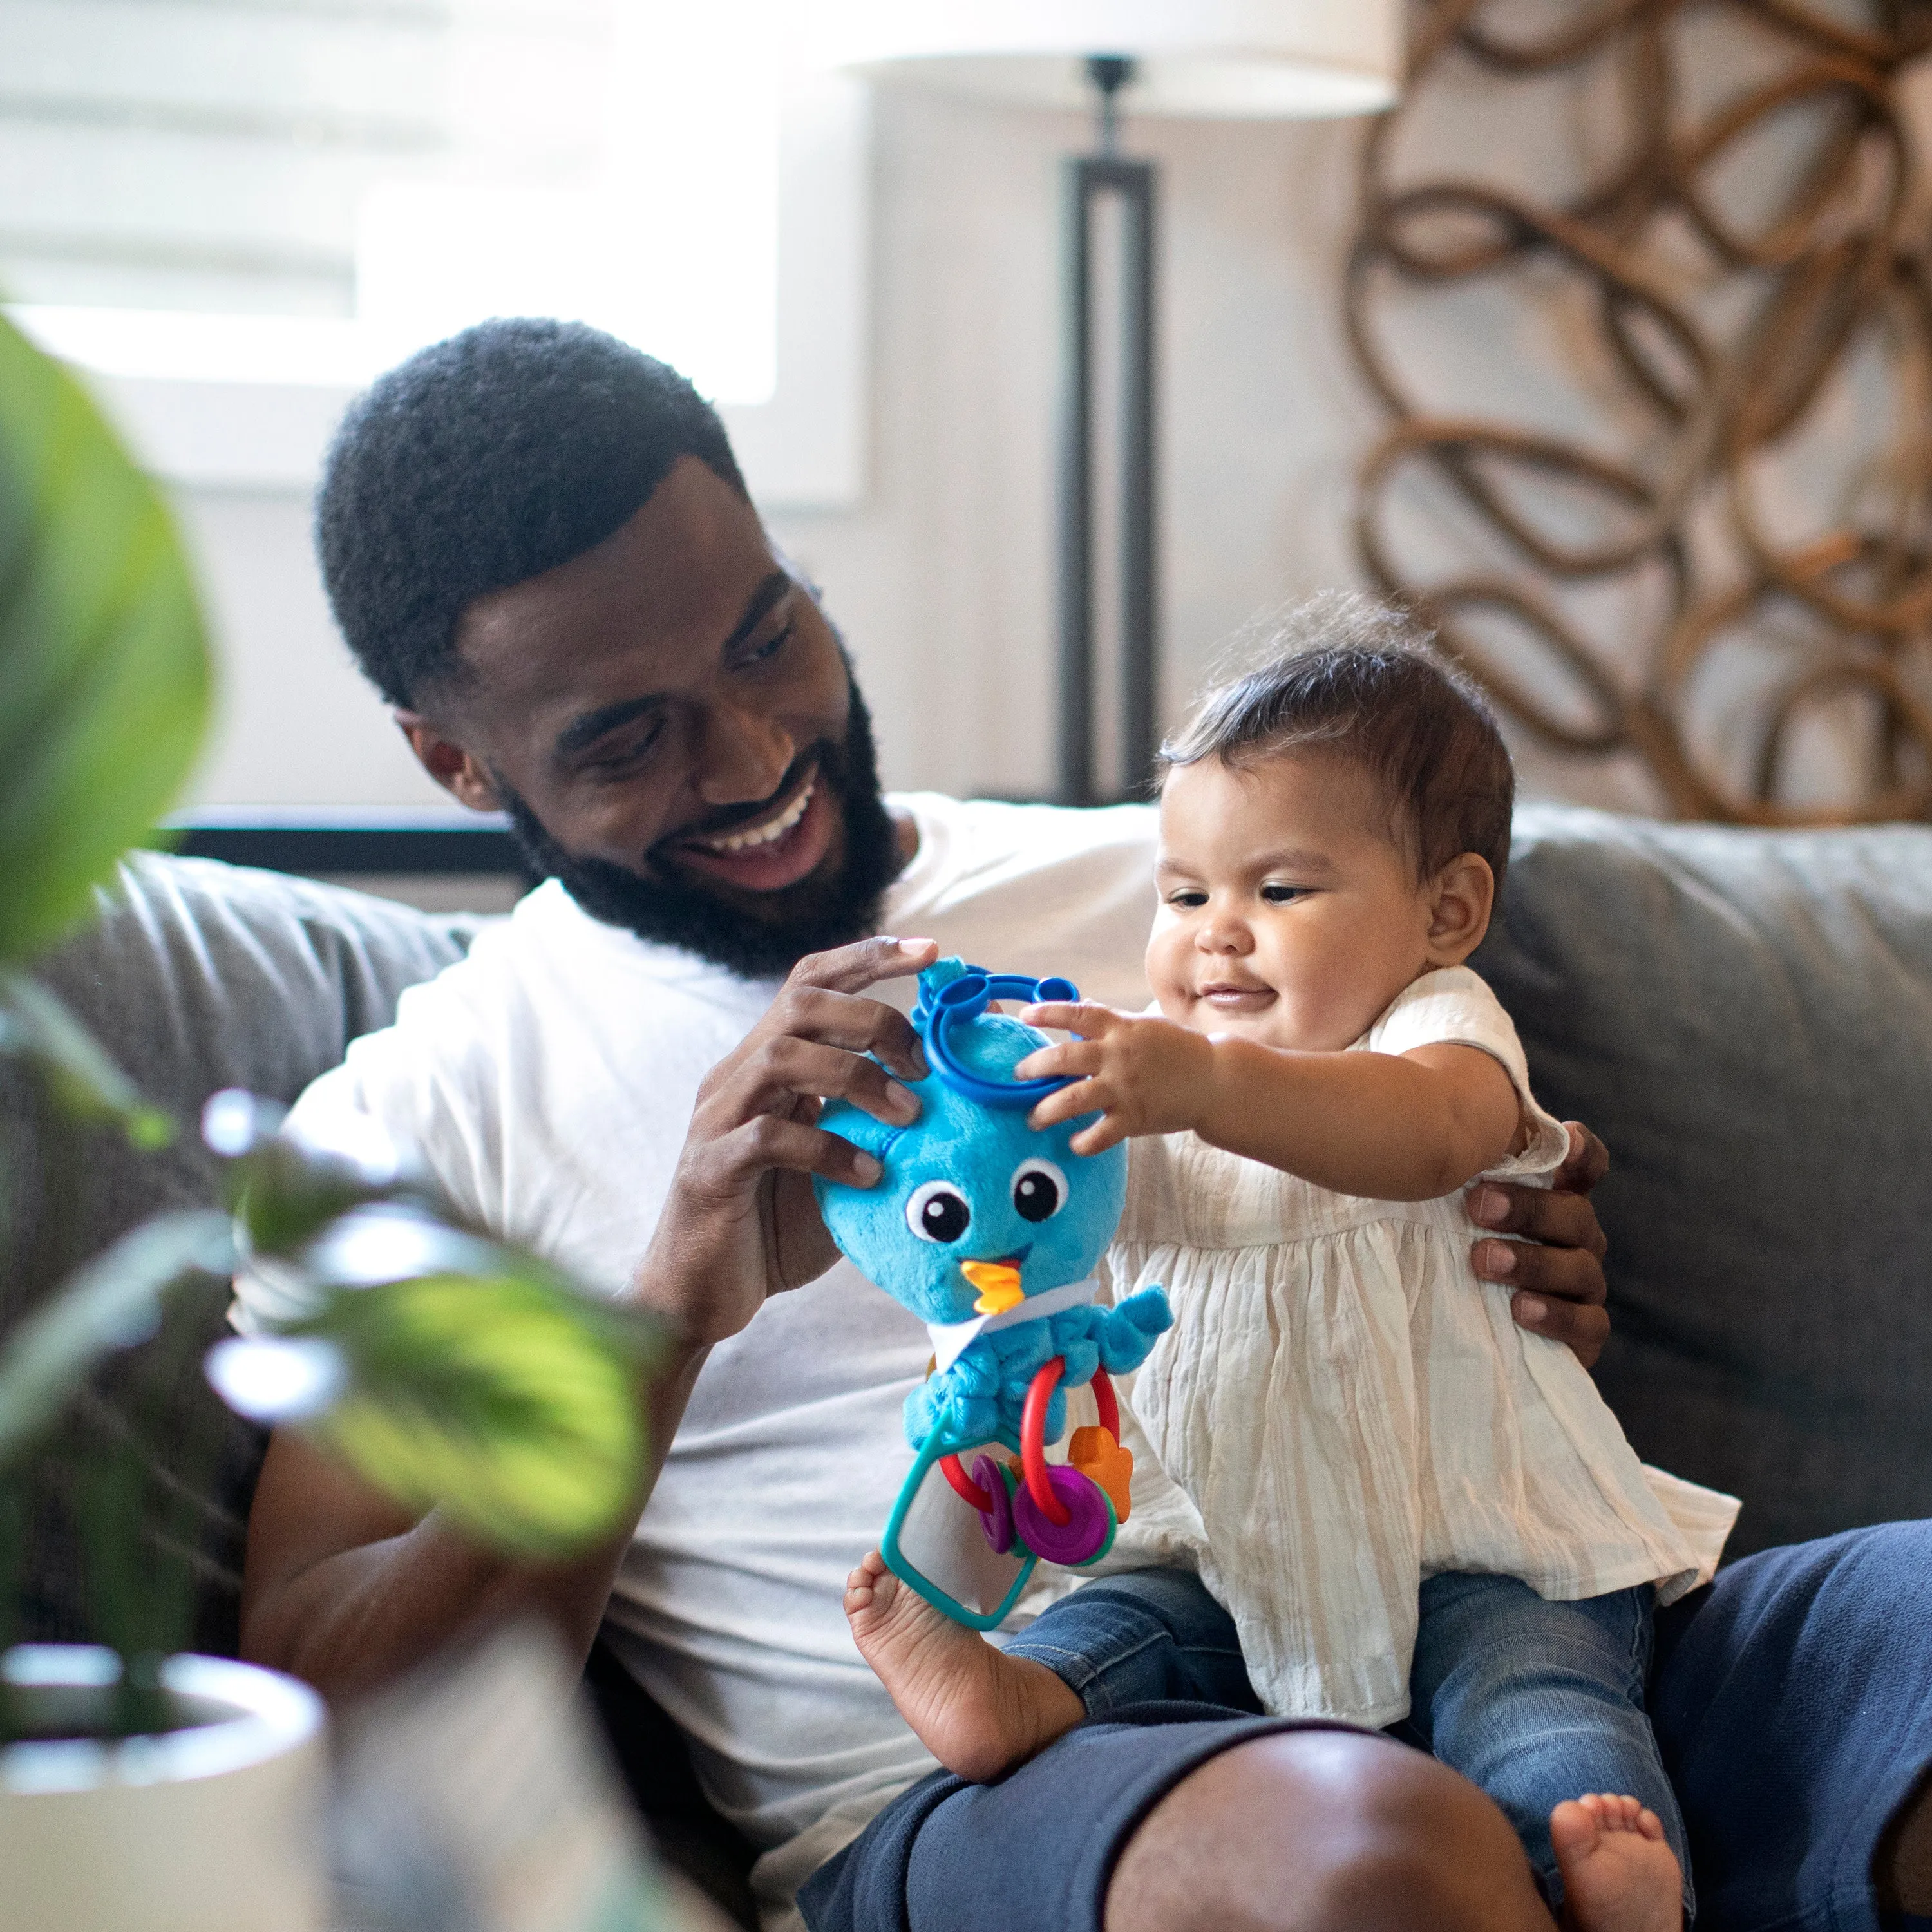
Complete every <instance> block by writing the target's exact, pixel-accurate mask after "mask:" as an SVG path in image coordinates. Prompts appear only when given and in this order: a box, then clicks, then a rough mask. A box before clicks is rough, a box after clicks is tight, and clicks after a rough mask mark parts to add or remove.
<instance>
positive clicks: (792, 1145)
mask: <svg viewBox="0 0 1932 1932" xmlns="http://www.w3.org/2000/svg"><path fill="white" fill-rule="evenodd" d="M705 1165H706V1167H707V1168H708V1169H709V1170H710V1172H709V1174H708V1175H706V1176H705V1177H704V1178H703V1180H701V1181H699V1183H698V1184H699V1186H700V1187H705V1184H706V1182H708V1183H709V1186H708V1188H706V1191H708V1192H711V1193H718V1194H722V1193H730V1192H735V1191H736V1190H739V1189H746V1188H751V1187H755V1186H756V1185H757V1182H758V1181H759V1180H760V1178H762V1177H763V1175H766V1174H769V1173H770V1172H772V1171H773V1170H774V1169H777V1170H779V1171H781V1172H790V1173H793V1174H817V1175H823V1177H824V1178H825V1179H826V1180H827V1181H841V1182H842V1183H844V1185H845V1186H847V1187H871V1186H872V1185H873V1184H874V1182H876V1181H877V1180H878V1178H879V1176H880V1175H881V1174H882V1173H883V1172H884V1171H885V1170H884V1169H883V1168H881V1167H880V1165H879V1163H877V1161H876V1160H874V1159H873V1157H871V1155H870V1154H868V1153H866V1152H865V1150H864V1149H863V1148H855V1147H854V1146H853V1145H852V1143H851V1142H850V1141H847V1140H841V1139H839V1137H838V1136H837V1135H836V1134H828V1133H826V1131H825V1130H824V1129H823V1127H807V1126H805V1124H804V1123H803V1122H802V1121H787V1120H781V1118H779V1117H778V1115H775V1114H760V1115H759V1116H758V1118H757V1119H756V1120H755V1121H746V1122H745V1124H744V1125H743V1126H742V1127H739V1128H737V1129H736V1130H734V1131H733V1132H732V1133H728V1134H727V1135H725V1136H724V1137H723V1138H722V1139H720V1140H717V1141H714V1142H712V1145H711V1147H710V1148H709V1153H708V1157H707V1160H706V1163H705ZM694 1178H696V1177H694Z"/></svg>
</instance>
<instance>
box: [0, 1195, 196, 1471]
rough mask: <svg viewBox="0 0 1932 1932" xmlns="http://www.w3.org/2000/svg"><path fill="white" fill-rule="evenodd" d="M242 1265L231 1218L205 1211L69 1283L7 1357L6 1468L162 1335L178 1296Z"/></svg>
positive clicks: (0, 1427) (129, 1244)
mask: <svg viewBox="0 0 1932 1932" xmlns="http://www.w3.org/2000/svg"><path fill="white" fill-rule="evenodd" d="M234 1266H235V1249H234V1242H233V1238H232V1235H231V1232H230V1226H229V1219H228V1217H227V1216H226V1214H217V1213H216V1212H214V1211H213V1210H211V1209H207V1208H196V1209H193V1210H190V1211H187V1212H186V1213H183V1214H163V1215H161V1216H160V1217H157V1219H155V1220H152V1221H150V1222H148V1223H146V1225H145V1226H142V1227H139V1228H136V1229H135V1230H134V1232H133V1233H132V1234H131V1235H123V1236H122V1237H121V1239H120V1240H119V1241H116V1242H115V1244H113V1247H110V1248H107V1249H106V1250H103V1252H102V1253H100V1254H98V1255H97V1256H95V1258H94V1259H93V1260H92V1261H91V1262H89V1263H88V1264H87V1265H86V1267H84V1268H81V1269H80V1271H78V1272H77V1273H76V1274H74V1275H73V1276H72V1277H70V1278H69V1280H68V1282H67V1283H66V1284H65V1286H63V1287H62V1289H60V1290H59V1292H58V1293H57V1294H55V1295H54V1296H53V1297H52V1299H51V1300H49V1301H47V1302H46V1303H44V1304H43V1305H42V1306H41V1307H40V1308H38V1309H37V1310H35V1311H34V1313H33V1314H31V1315H30V1316H28V1318H27V1319H26V1321H24V1322H22V1323H21V1324H20V1327H19V1328H17V1330H15V1331H14V1333H13V1337H12V1339H11V1340H10V1343H9V1344H8V1346H7V1351H6V1353H5V1355H0V1469H5V1468H7V1466H10V1464H11V1463H13V1462H14V1461H16V1460H17V1459H18V1458H19V1457H20V1456H21V1455H22V1454H24V1453H25V1452H26V1451H28V1450H29V1449H31V1448H32V1447H33V1445H34V1442H36V1441H37V1439H38V1438H39V1436H40V1434H41V1433H42V1432H43V1431H44V1430H46V1429H47V1428H48V1427H50V1426H51V1425H52V1423H53V1422H54V1421H55V1419H56V1418H58V1415H59V1414H60V1412H61V1409H62V1407H63V1406H64V1405H65V1403H66V1402H67V1400H68V1397H70V1396H71V1395H72V1394H74V1392H75V1391H76V1390H77V1389H78V1388H80V1385H81V1383H82V1382H83V1380H85V1379H86V1376H87V1374H88V1373H89V1370H92V1368H93V1367H95V1364H97V1363H98V1362H99V1361H101V1359H102V1358H103V1357H104V1356H106V1355H110V1354H111V1353H113V1352H114V1351H115V1350H116V1349H127V1348H132V1347H133V1346H135V1345H136V1343H140V1342H145V1340H147V1339H148V1337H149V1336H151V1335H152V1334H154V1331H155V1329H156V1328H157V1327H158V1326H159V1325H160V1319H161V1316H162V1314H163V1311H164V1310H165V1309H166V1306H167V1303H168V1299H169V1292H170V1291H171V1290H172V1289H175V1288H176V1287H177V1286H179V1285H180V1284H181V1283H184V1282H186V1281H189V1280H193V1279H194V1278H195V1277H198V1276H202V1275H210V1274H212V1275H222V1274H229V1273H230V1272H232V1271H233V1268H234Z"/></svg>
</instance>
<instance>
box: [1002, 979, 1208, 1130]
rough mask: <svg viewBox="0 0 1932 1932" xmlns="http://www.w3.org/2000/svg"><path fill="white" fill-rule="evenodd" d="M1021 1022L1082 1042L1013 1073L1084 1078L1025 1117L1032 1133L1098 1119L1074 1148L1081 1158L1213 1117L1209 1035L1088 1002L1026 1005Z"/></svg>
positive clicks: (1039, 1056)
mask: <svg viewBox="0 0 1932 1932" xmlns="http://www.w3.org/2000/svg"><path fill="white" fill-rule="evenodd" d="M1018 1017H1019V1019H1022V1020H1024V1021H1025V1022H1026V1023H1027V1024H1028V1025H1029V1026H1037V1027H1052V1028H1055V1029H1056V1030H1057V1031H1061V1032H1066V1033H1076V1034H1081V1035H1082V1038H1080V1039H1079V1040H1066V1041H1064V1042H1062V1043H1061V1044H1060V1045H1059V1046H1045V1047H1042V1048H1041V1049H1040V1051H1039V1052H1037V1053H1031V1054H1028V1056H1027V1057H1026V1058H1025V1059H1024V1060H1023V1061H1021V1062H1020V1064H1019V1066H1017V1067H1015V1068H1014V1069H1013V1075H1014V1077H1015V1078H1016V1079H1020V1080H1038V1079H1046V1078H1049V1077H1057V1076H1061V1075H1065V1074H1073V1075H1075V1076H1082V1077H1077V1078H1076V1079H1075V1082H1074V1084H1073V1085H1072V1086H1071V1087H1063V1088H1061V1090H1060V1091H1059V1092H1058V1093H1057V1094H1049V1095H1048V1096H1047V1097H1046V1099H1045V1100H1043V1101H1041V1102H1040V1105H1039V1106H1037V1107H1036V1108H1034V1110H1033V1112H1031V1114H1030V1115H1028V1117H1027V1118H1028V1124H1029V1125H1030V1126H1032V1127H1055V1126H1058V1124H1060V1123H1061V1121H1072V1120H1077V1119H1079V1117H1080V1116H1081V1115H1082V1114H1098V1115H1100V1117H1101V1118H1100V1119H1099V1120H1097V1121H1095V1122H1094V1124H1093V1125H1092V1126H1091V1127H1083V1128H1082V1130H1080V1132H1079V1133H1077V1134H1076V1135H1075V1136H1073V1139H1072V1140H1071V1141H1070V1142H1069V1143H1068V1145H1070V1147H1071V1148H1073V1151H1074V1152H1075V1153H1076V1154H1100V1153H1101V1152H1103V1151H1104V1150H1105V1149H1106V1148H1110V1147H1112V1145H1114V1143H1115V1142H1116V1141H1122V1140H1125V1139H1127V1137H1128V1136H1130V1135H1133V1136H1139V1135H1142V1134H1175V1133H1184V1132H1185V1131H1186V1130H1188V1129H1189V1128H1191V1127H1195V1126H1196V1125H1197V1124H1199V1121H1201V1119H1202V1116H1203V1115H1205V1113H1206V1112H1207V1111H1208V1103H1209V1101H1210V1100H1211V1097H1212V1094H1213V1091H1214V1047H1213V1046H1212V1044H1211V1043H1210V1042H1209V1040H1208V1037H1207V1036H1206V1035H1205V1034H1198V1033H1191V1032H1190V1031H1188V1029H1187V1028H1186V1027H1184V1026H1176V1025H1175V1023H1174V1022H1173V1021H1172V1020H1166V1019H1162V1018H1161V1017H1160V1016H1159V1015H1158V1014H1156V1013H1118V1012H1116V1011H1115V1009H1114V1008H1113V1007H1100V1006H1094V1005H1092V1004H1088V1003H1086V1002H1084V1001H1083V1002H1082V1004H1079V1005H1077V1006H1076V1005H1071V1004H1061V1003H1055V1004H1049V1005H1047V1006H1041V1007H1027V1008H1026V1009H1025V1010H1024V1011H1023V1012H1022V1013H1020V1014H1019V1016H1018Z"/></svg>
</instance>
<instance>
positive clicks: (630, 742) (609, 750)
mask: <svg viewBox="0 0 1932 1932" xmlns="http://www.w3.org/2000/svg"><path fill="white" fill-rule="evenodd" d="M663 729H664V727H663V725H662V724H653V725H652V727H651V728H650V729H649V730H648V731H645V732H643V733H640V734H639V735H637V736H634V737H630V738H622V739H617V740H616V741H615V742H613V743H611V744H610V745H607V746H603V747H600V748H598V751H596V753H595V754H594V755H593V756H592V757H589V758H586V760H584V766H583V768H584V769H585V770H586V771H587V772H589V773H590V774H591V775H592V776H593V777H595V778H613V777H619V776H621V775H622V774H623V773H624V772H628V771H630V770H631V769H634V767H635V766H637V765H638V764H640V763H642V762H643V759H644V758H645V757H646V756H647V755H648V754H649V752H650V751H651V750H652V748H653V747H654V746H655V745H656V743H657V742H658V737H659V736H660V735H661V733H662V731H663Z"/></svg>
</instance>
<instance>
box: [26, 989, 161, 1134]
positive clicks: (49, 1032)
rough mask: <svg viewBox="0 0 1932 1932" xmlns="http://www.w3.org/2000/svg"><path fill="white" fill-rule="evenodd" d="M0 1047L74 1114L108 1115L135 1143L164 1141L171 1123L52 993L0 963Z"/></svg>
mask: <svg viewBox="0 0 1932 1932" xmlns="http://www.w3.org/2000/svg"><path fill="white" fill-rule="evenodd" d="M0 1053H10V1054H13V1055H16V1056H17V1058H20V1059H23V1060H25V1061H28V1062H29V1063H30V1064H31V1065H32V1066H33V1067H34V1068H35V1069H36V1070H37V1072H38V1073H39V1074H40V1077H41V1079H43V1080H44V1081H45V1082H46V1083H47V1089H48V1091H49V1092H50V1093H51V1094H52V1095H53V1097H54V1099H55V1102H56V1103H58V1105H59V1106H61V1107H62V1109H65V1111H66V1112H68V1114H70V1115H72V1116H73V1117H74V1118H75V1119H77V1120H83V1121H85V1120H111V1121H118V1122H119V1123H120V1125H121V1131H122V1132H123V1133H125V1134H126V1135H127V1138H128V1139H129V1140H130V1141H131V1142H133V1145H135V1146H136V1147H139V1148H160V1147H166V1145H168V1143H169V1142H170V1141H171V1140H172V1139H174V1133H175V1128H174V1123H173V1122H172V1121H170V1120H169V1118H168V1117H167V1115H166V1114H164V1113H163V1112H161V1110H160V1109H159V1108H158V1107H153V1106H149V1105H148V1103H147V1102H146V1101H145V1100H143V1099H142V1097H141V1096H140V1094H139V1092H138V1091H136V1088H135V1086H134V1083H133V1082H132V1081H131V1080H130V1079H128V1078H127V1076H126V1075H125V1074H124V1073H122V1072H121V1070H120V1068H119V1067H116V1066H115V1064H114V1063H113V1061H111V1060H110V1059H109V1058H108V1057H107V1055H106V1054H105V1053H104V1052H102V1050H101V1046H100V1044H99V1043H98V1042H97V1041H96V1040H95V1037H94V1036H93V1035H92V1034H91V1033H89V1031H88V1030H87V1029H86V1027H84V1026H83V1025H81V1023H80V1021H79V1020H77V1019H75V1018H74V1015H73V1014H72V1013H69V1012H68V1010H67V1008H66V1007H65V1006H64V1005H62V1003H61V1002H60V1001H58V999H56V998H55V997H54V995H53V994H52V992H50V991H49V989H47V988H46V987H45V986H41V985H40V984H39V983H37V981H34V980H30V979H28V977H26V974H22V973H13V972H9V971H7V969H6V968H4V967H0Z"/></svg>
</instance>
